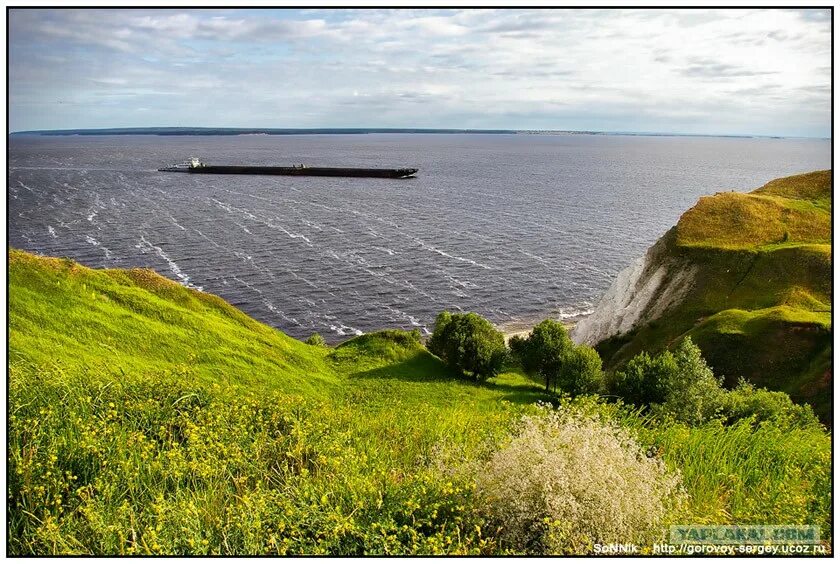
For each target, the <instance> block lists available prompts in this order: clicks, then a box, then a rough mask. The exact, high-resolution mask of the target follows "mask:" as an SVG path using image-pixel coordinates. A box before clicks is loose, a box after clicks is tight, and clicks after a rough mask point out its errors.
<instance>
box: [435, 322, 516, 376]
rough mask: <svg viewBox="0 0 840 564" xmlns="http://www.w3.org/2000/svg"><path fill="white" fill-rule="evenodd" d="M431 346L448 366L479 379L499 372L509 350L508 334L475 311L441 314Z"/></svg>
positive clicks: (436, 323)
mask: <svg viewBox="0 0 840 564" xmlns="http://www.w3.org/2000/svg"><path fill="white" fill-rule="evenodd" d="M428 349H429V351H431V352H432V353H434V354H436V355H437V356H438V357H440V359H441V360H443V361H444V362H445V363H446V364H447V365H448V366H451V367H452V368H454V369H456V370H459V371H460V372H464V373H469V374H471V375H472V376H473V377H474V378H475V379H476V380H486V379H487V378H490V377H491V376H495V375H496V374H498V373H499V371H500V370H501V367H502V364H503V363H504V360H505V356H506V353H507V348H506V347H505V339H504V336H503V335H502V334H501V333H500V332H499V331H498V330H496V328H495V327H493V324H491V323H490V322H489V321H487V320H486V319H484V318H483V317H481V316H480V315H478V314H475V313H455V314H452V313H449V312H443V313H441V314H439V315H438V317H437V319H436V320H435V330H434V333H432V336H431V338H430V339H429V343H428Z"/></svg>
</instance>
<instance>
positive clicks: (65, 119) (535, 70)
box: [10, 9, 831, 135]
mask: <svg viewBox="0 0 840 564" xmlns="http://www.w3.org/2000/svg"><path fill="white" fill-rule="evenodd" d="M830 45H831V29H830V20H829V19H826V17H825V11H819V10H816V11H815V10H810V11H796V10H757V9H750V10H722V11H714V10H560V9H554V10H507V9H506V10H305V11H284V10H279V11H276V10H271V11H238V10H234V11H230V10H205V11H201V10H184V11H174V10H160V11H155V10H145V9H144V10H55V11H50V10H12V12H11V16H10V89H11V94H12V97H11V100H12V105H11V126H12V129H13V130H14V129H30V128H52V127H87V126H90V127H94V126H118V125H133V126H138V125H158V124H168V123H172V122H173V119H174V118H175V117H176V116H177V119H178V120H179V122H180V123H184V120H187V121H188V122H189V123H190V124H193V125H216V126H225V125H228V126H264V127H324V126H327V127H329V126H336V127H337V126H365V125H370V126H392V127H415V126H426V127H487V128H529V129H530V128H544V129H563V128H584V129H607V128H612V129H624V130H627V129H643V130H646V131H654V130H667V131H682V132H691V133H756V134H789V135H828V132H829V131H830V121H829V117H830V91H829V90H828V86H829V85H830V81H831V69H830V65H831V52H830ZM58 59H63V60H58ZM120 93H123V94H125V100H126V101H125V102H123V103H125V104H126V109H132V110H136V107H142V108H148V109H147V110H145V111H143V112H140V114H141V115H140V116H137V118H136V119H137V121H135V122H132V123H110V122H109V123H104V122H103V120H104V119H106V117H107V119H113V116H103V114H102V113H101V112H98V111H97V104H98V103H100V102H101V100H102V99H103V97H107V99H108V100H109V103H118V102H115V101H116V100H118V99H119V95H120ZM129 94H130V96H129ZM23 98H26V99H27V104H25V105H20V106H19V105H16V102H17V101H19V100H21V99H23ZM129 98H134V99H133V100H132V101H131V102H129V101H128V99H129ZM58 99H71V100H74V101H75V105H74V106H73V107H72V108H68V107H66V106H65V105H61V104H56V103H55V100H58ZM85 104H88V106H86V105H85ZM132 104H133V105H132ZM233 104H235V105H236V106H237V108H236V109H235V110H234V109H232V108H231V105H233ZM135 106H136V107H135ZM221 108H224V110H222V111H220V109H221ZM348 108H352V110H348ZM249 112H250V113H249ZM208 115H210V116H212V119H213V120H214V121H213V123H207V119H208V117H207V116H208ZM121 119H133V118H130V117H128V116H127V115H126V116H122V118H121ZM141 119H142V121H140V120H141ZM582 119H583V120H584V122H585V123H584V122H582V121H581V120H582ZM154 120H159V121H157V122H156V121H154Z"/></svg>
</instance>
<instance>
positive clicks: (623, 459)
mask: <svg viewBox="0 0 840 564" xmlns="http://www.w3.org/2000/svg"><path fill="white" fill-rule="evenodd" d="M477 494H478V498H479V500H480V501H481V502H482V503H483V506H484V508H485V511H486V512H487V513H488V514H489V515H490V520H491V522H492V523H494V524H496V526H498V527H499V538H500V540H501V541H502V543H503V544H502V547H503V548H507V549H512V550H514V551H515V552H518V553H519V552H526V553H530V554H535V553H536V554H540V553H541V554H583V553H586V552H587V551H590V550H592V545H593V543H626V542H637V543H640V544H643V543H649V542H652V541H654V540H656V539H657V536H658V535H660V534H661V531H662V525H663V524H664V522H665V521H666V519H667V517H668V515H669V513H670V511H671V510H672V509H673V508H674V507H675V506H676V505H677V504H678V503H679V502H680V501H682V497H683V496H682V494H681V488H680V481H679V477H678V475H676V474H674V473H669V472H668V471H667V470H666V468H665V465H664V464H663V462H662V461H661V460H659V459H657V458H653V457H648V456H646V455H645V453H644V451H643V450H642V448H641V447H640V446H639V444H638V443H637V442H636V440H635V439H634V438H633V437H632V436H631V435H630V433H629V432H628V430H627V429H625V428H622V427H621V426H619V425H618V424H616V423H614V422H612V421H606V420H604V419H603V418H600V417H598V416H597V415H594V414H587V413H585V412H583V411H577V410H572V411H559V410H552V409H545V411H544V412H543V413H542V414H540V415H536V416H526V417H524V418H523V422H522V427H521V430H520V432H519V433H518V435H517V436H515V437H514V438H513V439H512V440H511V441H510V443H509V444H508V445H507V446H505V447H504V448H502V449H501V450H499V451H497V452H496V453H495V454H493V455H492V457H491V458H490V460H489V461H488V462H487V463H486V465H485V466H484V467H483V468H482V470H481V471H480V474H479V476H478V488H477Z"/></svg>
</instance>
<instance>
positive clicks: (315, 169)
mask: <svg viewBox="0 0 840 564" xmlns="http://www.w3.org/2000/svg"><path fill="white" fill-rule="evenodd" d="M158 171H160V172H187V173H190V174H268V175H280V176H343V177H351V178H411V177H413V176H414V175H415V174H416V173H417V169H416V168H343V167H342V168H338V167H319V166H307V165H298V166H252V165H208V164H205V163H203V162H201V160H199V159H196V158H191V159H189V160H188V161H185V162H183V163H181V164H177V165H174V166H168V167H164V168H159V169H158Z"/></svg>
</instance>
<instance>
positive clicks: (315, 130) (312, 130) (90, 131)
mask: <svg viewBox="0 0 840 564" xmlns="http://www.w3.org/2000/svg"><path fill="white" fill-rule="evenodd" d="M203 130H211V131H229V132H236V131H241V132H255V133H266V134H269V135H270V134H271V133H268V132H275V133H274V134H278V133H280V134H282V133H286V134H294V133H295V132H301V133H305V132H309V134H329V133H332V132H355V133H388V132H393V133H424V132H431V133H478V134H480V133H492V134H510V133H513V134H516V133H525V134H528V133H571V134H578V135H628V136H659V137H733V138H767V139H815V140H830V139H831V137H830V136H829V137H822V136H804V135H772V134H754V133H680V132H673V131H615V130H597V129H533V128H527V129H517V128H513V129H512V128H470V127H466V128H464V127H234V126H224V127H215V126H180V125H179V126H137V127H119V126H117V127H98V128H86V127H74V128H66V129H28V130H19V131H9V132H8V135H22V134H33V135H39V134H40V135H44V134H46V135H56V136H59V135H73V134H87V135H97V134H98V135H107V134H108V132H111V133H112V134H114V135H120V134H125V133H122V132H140V131H143V132H147V133H146V134H154V132H155V131H169V132H172V133H170V135H173V134H175V132H180V131H185V132H186V131H203Z"/></svg>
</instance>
